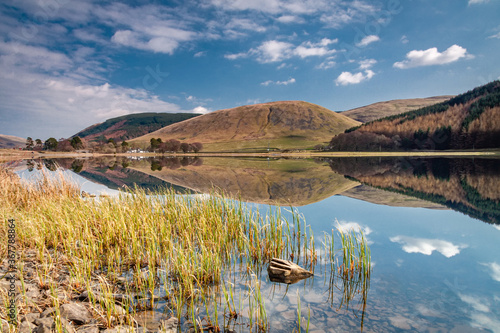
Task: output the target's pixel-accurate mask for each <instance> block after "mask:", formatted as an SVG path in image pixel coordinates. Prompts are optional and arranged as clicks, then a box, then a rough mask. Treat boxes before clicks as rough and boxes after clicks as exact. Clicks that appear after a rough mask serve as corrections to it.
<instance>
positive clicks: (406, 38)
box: [400, 35, 410, 44]
mask: <svg viewBox="0 0 500 333" xmlns="http://www.w3.org/2000/svg"><path fill="white" fill-rule="evenodd" d="M400 41H401V43H403V44H408V43H409V42H410V40H409V39H408V37H407V36H406V35H403V36H401V39H400Z"/></svg>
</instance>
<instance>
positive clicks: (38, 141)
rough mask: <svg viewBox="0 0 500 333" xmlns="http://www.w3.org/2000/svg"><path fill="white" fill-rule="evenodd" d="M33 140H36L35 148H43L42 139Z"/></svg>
mask: <svg viewBox="0 0 500 333" xmlns="http://www.w3.org/2000/svg"><path fill="white" fill-rule="evenodd" d="M35 142H36V146H35V149H42V148H43V142H42V140H40V139H36V140H35Z"/></svg>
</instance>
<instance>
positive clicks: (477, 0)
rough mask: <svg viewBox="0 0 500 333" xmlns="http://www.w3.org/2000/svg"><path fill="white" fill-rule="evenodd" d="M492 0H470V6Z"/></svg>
mask: <svg viewBox="0 0 500 333" xmlns="http://www.w3.org/2000/svg"><path fill="white" fill-rule="evenodd" d="M489 1H490V0H469V6H470V5H477V4H482V3H487V2H489Z"/></svg>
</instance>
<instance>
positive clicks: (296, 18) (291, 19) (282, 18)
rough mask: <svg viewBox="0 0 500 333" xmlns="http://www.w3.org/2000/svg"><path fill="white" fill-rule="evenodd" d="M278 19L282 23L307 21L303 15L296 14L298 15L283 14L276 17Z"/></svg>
mask: <svg viewBox="0 0 500 333" xmlns="http://www.w3.org/2000/svg"><path fill="white" fill-rule="evenodd" d="M276 21H278V22H280V23H284V24H290V23H294V24H303V23H305V20H304V19H303V18H302V17H300V16H296V15H282V16H280V17H278V18H277V19H276Z"/></svg>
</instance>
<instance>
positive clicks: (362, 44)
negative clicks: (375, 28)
mask: <svg viewBox="0 0 500 333" xmlns="http://www.w3.org/2000/svg"><path fill="white" fill-rule="evenodd" d="M379 40H380V37H379V36H376V35H368V36H365V37H364V38H363V39H361V41H360V42H359V43H357V44H356V46H358V47H365V46H367V45H368V44H371V43H374V42H378V41H379Z"/></svg>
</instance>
